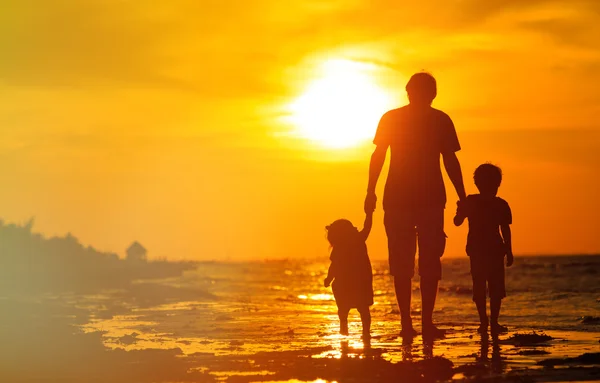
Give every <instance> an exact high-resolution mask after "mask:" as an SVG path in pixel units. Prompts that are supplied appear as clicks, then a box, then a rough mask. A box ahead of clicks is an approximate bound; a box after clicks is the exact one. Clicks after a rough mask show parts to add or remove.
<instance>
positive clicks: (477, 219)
mask: <svg viewBox="0 0 600 383" xmlns="http://www.w3.org/2000/svg"><path fill="white" fill-rule="evenodd" d="M459 212H460V213H461V214H462V215H463V216H465V217H467V218H468V219H469V235H468V236H467V254H468V255H469V256H471V257H473V256H476V257H478V256H486V257H487V256H502V257H503V256H504V254H505V247H504V241H503V239H502V236H501V235H500V230H499V228H500V225H510V224H512V212H511V211H510V206H508V202H506V201H505V200H503V199H502V198H500V197H485V196H482V195H481V194H473V195H469V196H467V199H466V200H465V201H464V202H463V203H462V204H461V206H460V210H459Z"/></svg>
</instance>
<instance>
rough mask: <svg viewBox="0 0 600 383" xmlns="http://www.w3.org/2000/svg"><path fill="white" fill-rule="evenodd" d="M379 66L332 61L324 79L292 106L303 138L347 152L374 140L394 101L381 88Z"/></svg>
mask: <svg viewBox="0 0 600 383" xmlns="http://www.w3.org/2000/svg"><path fill="white" fill-rule="evenodd" d="M376 70H377V66H375V65H372V64H365V63H361V62H356V61H351V60H329V61H326V62H325V63H324V64H323V66H322V68H321V75H320V76H319V77H318V78H317V79H315V80H314V81H312V82H311V83H309V84H308V86H307V88H306V89H305V90H304V92H303V93H302V94H301V95H300V96H299V97H298V98H296V99H295V100H294V101H293V102H292V103H291V105H290V113H291V116H290V118H291V122H292V124H293V125H294V127H295V128H296V129H297V132H298V134H299V135H300V136H302V137H304V138H306V139H309V140H311V141H315V142H317V143H319V144H321V145H323V146H326V147H329V148H348V147H353V146H357V145H359V144H361V143H364V142H365V141H368V140H372V139H373V135H374V134H375V130H376V128H377V123H378V121H379V118H380V117H381V115H382V114H383V113H385V112H386V111H387V110H389V109H390V108H391V107H392V105H393V98H392V97H391V96H390V94H389V93H388V92H387V91H385V90H384V89H383V88H382V87H380V86H378V85H377V83H376V81H375V76H374V74H375V73H376Z"/></svg>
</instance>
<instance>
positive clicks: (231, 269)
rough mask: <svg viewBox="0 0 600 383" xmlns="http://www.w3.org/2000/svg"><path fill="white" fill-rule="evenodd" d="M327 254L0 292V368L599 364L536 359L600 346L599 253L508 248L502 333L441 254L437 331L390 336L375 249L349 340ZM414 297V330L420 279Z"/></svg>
mask: <svg viewBox="0 0 600 383" xmlns="http://www.w3.org/2000/svg"><path fill="white" fill-rule="evenodd" d="M327 267H328V265H327V263H324V262H317V261H303V262H301V261H275V262H248V263H218V262H208V263H200V264H199V265H198V267H197V268H196V269H194V270H191V271H188V272H185V273H184V274H182V275H180V276H175V277H170V278H164V279H160V280H157V279H154V280H152V279H147V280H138V281H136V282H135V283H133V284H132V285H129V286H125V287H122V288H112V289H104V290H102V291H99V292H95V293H93V294H92V293H89V294H84V293H74V292H73V293H64V292H62V293H53V294H42V295H33V296H32V295H11V296H4V297H0V311H1V312H2V313H3V321H2V326H0V341H1V342H2V345H3V346H2V347H0V378H2V379H0V380H2V381H14V382H17V381H22V382H30V381H39V377H40V376H46V377H51V378H52V379H51V378H48V379H49V380H47V381H52V382H54V381H56V382H68V381H73V382H79V381H87V382H96V381H98V382H105V381H113V382H123V383H124V382H131V381H139V382H184V381H185V382H215V381H228V382H251V381H285V382H294V381H312V382H314V381H317V380H318V379H322V382H325V381H344V380H348V379H349V376H350V377H351V379H350V380H354V381H382V382H384V381H390V380H392V381H393V380H394V379H395V378H393V377H395V376H397V375H398V374H405V376H407V377H409V378H407V380H408V381H410V380H411V379H410V377H412V378H414V379H417V378H418V377H420V376H423V374H424V373H426V372H427V371H429V370H436V368H437V367H435V366H434V367H435V368H432V367H431V366H429V365H428V364H426V363H429V361H433V362H435V363H438V364H440V365H443V364H444V363H445V362H444V360H442V359H439V358H438V359H436V357H444V358H447V359H448V360H449V361H451V362H452V364H453V365H454V369H453V370H451V372H450V374H451V375H450V377H452V376H453V377H454V379H460V378H469V377H471V378H472V377H473V376H478V377H482V376H483V377H485V376H487V377H493V376H502V377H507V376H510V374H513V373H514V374H519V373H521V371H525V369H526V371H530V372H531V371H533V372H536V373H538V374H541V376H552V379H553V380H555V381H556V380H571V379H575V378H577V379H579V380H589V379H590V377H593V376H594V375H593V373H598V374H600V370H593V371H592V372H590V371H589V370H581V371H579V370H577V371H576V370H573V369H565V368H555V369H552V370H549V369H545V368H542V367H541V366H538V365H536V363H537V362H538V361H541V360H545V359H548V358H564V357H576V356H579V355H581V354H584V353H597V352H600V343H599V341H600V321H599V320H598V318H599V317H600V302H599V301H598V300H599V299H600V283H599V278H598V274H599V272H600V256H594V257H531V258H523V257H519V258H517V260H516V264H515V265H514V266H513V267H512V268H510V269H507V292H508V297H507V298H506V299H505V300H504V303H503V307H502V312H501V322H502V323H503V324H505V325H507V326H508V327H509V333H508V334H504V335H501V336H500V337H499V339H491V338H489V339H488V337H484V338H481V337H480V336H479V335H478V334H477V333H476V331H475V330H476V328H477V326H478V323H477V313H476V310H475V306H474V304H473V302H472V301H471V292H470V284H471V283H470V275H469V271H468V260H467V259H445V260H444V277H443V280H442V281H441V283H440V292H439V296H438V301H437V304H436V310H435V313H434V320H435V321H436V322H437V323H438V325H439V326H440V327H442V328H444V329H446V330H447V336H446V339H443V340H439V341H436V342H434V343H424V342H423V340H422V339H421V337H420V336H418V337H417V338H415V339H414V341H413V342H412V343H403V341H402V339H400V338H399V337H398V334H399V330H400V327H399V314H398V310H397V306H396V302H395V297H394V293H393V282H392V278H391V277H390V275H389V274H388V272H387V264H386V262H373V269H374V273H375V275H374V290H375V304H374V305H373V306H372V309H371V313H372V317H373V325H372V336H373V338H372V340H371V342H370V344H367V345H365V344H364V343H363V342H362V341H361V339H360V333H361V328H360V320H359V317H358V315H357V313H356V312H355V311H353V312H351V317H350V321H351V323H350V335H349V336H341V335H339V334H338V329H339V327H338V318H337V315H336V306H335V302H334V300H333V296H332V294H331V290H330V288H325V287H323V285H322V281H323V279H324V277H325V274H326V271H327ZM412 309H413V319H414V322H415V324H416V327H417V330H420V328H419V317H420V296H419V288H418V278H415V281H414V282H413V306H412ZM583 318H587V319H585V320H584V319H583ZM532 331H538V332H539V331H544V332H545V333H546V334H548V335H550V336H552V337H553V338H554V339H552V340H550V341H546V342H543V343H540V344H528V345H515V344H514V342H511V340H510V338H511V336H513V335H514V334H515V333H530V332H532ZM107 350H112V351H111V352H107ZM50 361H51V362H50ZM422 363H425V364H422ZM107 366H110V368H108V367H107ZM132 366H136V367H135V368H134V369H133V370H132V368H133V367H132ZM461 366H464V369H461V368H462V367H461ZM573 368H579V367H578V366H574V367H573ZM582 371H583V372H582ZM594 371H596V372H594ZM372 373H376V374H377V376H376V377H374V376H371V375H370V374H372ZM348 374H350V375H348ZM557 374H558V376H557ZM560 374H562V375H560ZM81 376H85V377H86V378H85V379H83V380H82V378H81ZM597 376H600V375H597ZM15 377H18V378H19V379H15ZM445 378H448V379H449V377H448V376H446V377H445ZM445 378H444V379H445ZM7 379H8V380H7ZM36 379H37V380H36ZM432 379H434V378H432ZM435 379H437V378H435ZM440 379H442V378H440ZM538 380H539V379H538Z"/></svg>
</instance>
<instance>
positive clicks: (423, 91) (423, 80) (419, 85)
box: [406, 72, 437, 105]
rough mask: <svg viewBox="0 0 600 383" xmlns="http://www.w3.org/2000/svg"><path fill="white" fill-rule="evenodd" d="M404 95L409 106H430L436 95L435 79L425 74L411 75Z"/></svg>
mask: <svg viewBox="0 0 600 383" xmlns="http://www.w3.org/2000/svg"><path fill="white" fill-rule="evenodd" d="M406 93H408V100H409V101H410V103H411V104H418V105H431V102H432V101H433V99H434V98H435V96H436V95H437V84H436V82H435V78H433V76H432V75H430V74H429V73H427V72H419V73H415V74H413V75H412V77H411V78H410V80H408V84H406Z"/></svg>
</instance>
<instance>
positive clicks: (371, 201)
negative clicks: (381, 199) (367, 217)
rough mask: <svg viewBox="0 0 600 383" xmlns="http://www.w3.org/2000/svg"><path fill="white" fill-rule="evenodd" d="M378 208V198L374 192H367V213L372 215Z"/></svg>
mask: <svg viewBox="0 0 600 383" xmlns="http://www.w3.org/2000/svg"><path fill="white" fill-rule="evenodd" d="M376 206H377V196H376V195H375V193H373V192H367V197H366V198H365V213H366V214H372V213H373V212H374V211H375V207H376Z"/></svg>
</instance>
